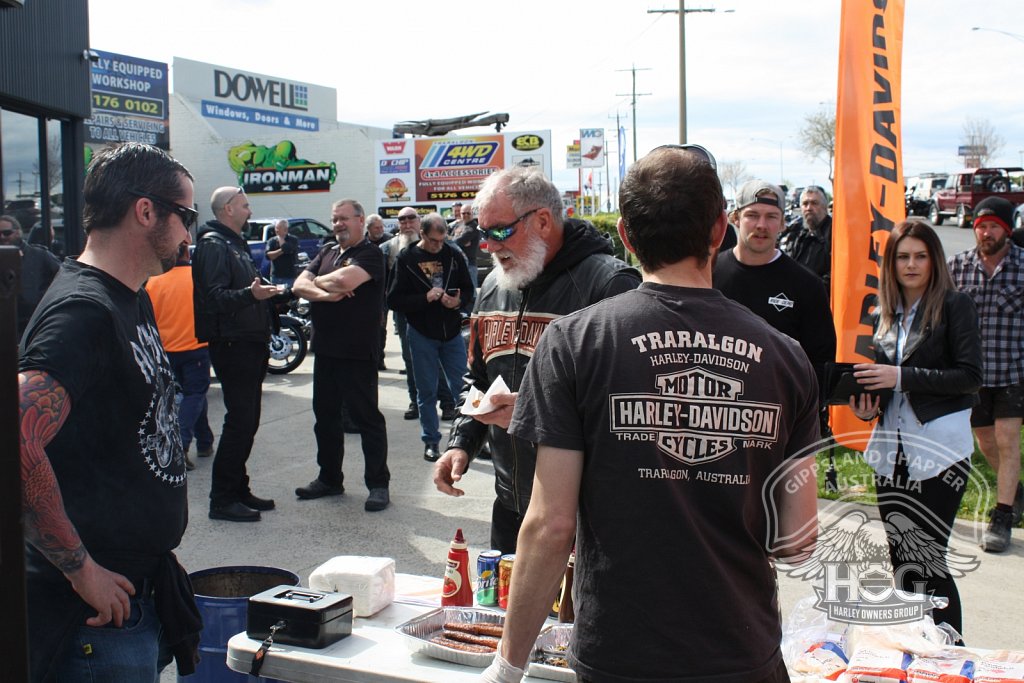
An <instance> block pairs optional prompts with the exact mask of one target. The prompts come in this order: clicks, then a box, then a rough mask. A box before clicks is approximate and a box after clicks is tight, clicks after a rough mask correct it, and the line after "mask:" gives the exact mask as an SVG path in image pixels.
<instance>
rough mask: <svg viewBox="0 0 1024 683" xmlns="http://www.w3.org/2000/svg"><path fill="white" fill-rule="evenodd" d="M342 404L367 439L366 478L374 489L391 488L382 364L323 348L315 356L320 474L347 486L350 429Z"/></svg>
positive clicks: (323, 478) (329, 481)
mask: <svg viewBox="0 0 1024 683" xmlns="http://www.w3.org/2000/svg"><path fill="white" fill-rule="evenodd" d="M342 406H344V407H345V411H346V412H347V413H348V417H349V419H351V420H352V422H353V423H354V424H355V426H356V428H357V429H358V430H359V436H360V438H361V439H362V442H363V458H364V460H365V469H364V470H363V481H364V482H365V483H366V488H368V489H379V488H387V486H388V482H389V481H391V472H389V471H388V431H387V425H386V424H385V422H384V415H383V414H381V412H380V409H379V408H378V407H377V364H376V362H375V361H373V360H370V359H366V360H352V359H348V358H330V357H328V356H325V355H323V353H322V352H321V353H318V354H317V356H316V360H315V361H314V362H313V416H314V417H315V418H316V424H315V425H314V427H313V432H314V433H315V434H316V462H317V464H318V465H319V466H320V474H319V476H318V478H319V479H320V481H322V482H323V483H325V484H327V485H328V486H341V485H342V484H343V483H344V479H345V475H344V473H343V472H342V471H341V463H342V460H344V458H345V432H344V429H343V428H342V422H341V411H342Z"/></svg>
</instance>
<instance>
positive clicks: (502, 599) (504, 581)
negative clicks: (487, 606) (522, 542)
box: [498, 553, 516, 609]
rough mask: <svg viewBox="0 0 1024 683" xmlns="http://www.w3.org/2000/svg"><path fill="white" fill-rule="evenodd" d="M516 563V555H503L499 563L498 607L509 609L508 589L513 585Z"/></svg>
mask: <svg viewBox="0 0 1024 683" xmlns="http://www.w3.org/2000/svg"><path fill="white" fill-rule="evenodd" d="M515 561H516V556H515V553H513V554H511V555H502V556H501V561H500V562H498V607H500V608H502V609H508V589H509V587H510V586H511V585H512V565H513V564H514V563H515Z"/></svg>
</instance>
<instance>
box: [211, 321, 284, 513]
mask: <svg viewBox="0 0 1024 683" xmlns="http://www.w3.org/2000/svg"><path fill="white" fill-rule="evenodd" d="M269 357H270V349H269V347H268V346H267V344H266V343H265V342H250V341H211V342H210V361H211V362H212V363H213V370H214V372H216V373H217V378H218V379H220V389H221V393H223V394H224V409H225V411H226V412H225V413H224V428H223V429H221V433H220V442H219V444H218V445H217V455H216V457H214V459H213V484H212V486H211V488H210V506H211V507H222V506H224V505H229V504H231V503H235V502H238V501H240V500H241V498H243V497H244V496H246V495H247V494H249V493H251V491H250V489H249V476H248V475H247V474H246V472H245V463H246V461H248V460H249V453H250V452H252V444H253V440H254V439H255V438H256V430H257V429H259V426H260V407H261V403H262V401H263V378H264V377H265V376H266V374H267V359H268V358H269Z"/></svg>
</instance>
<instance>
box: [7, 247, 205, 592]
mask: <svg viewBox="0 0 1024 683" xmlns="http://www.w3.org/2000/svg"><path fill="white" fill-rule="evenodd" d="M22 344H23V345H22V351H21V359H20V363H19V368H20V370H21V371H22V372H24V371H26V370H39V371H43V372H45V373H47V374H48V375H50V376H51V377H52V378H53V379H55V380H56V381H57V382H59V383H60V385H61V386H62V387H64V389H65V390H66V391H67V395H68V400H69V402H70V406H71V409H70V412H69V413H68V417H67V420H66V421H65V422H64V425H63V426H62V427H61V429H60V431H59V432H57V435H56V436H55V437H54V439H53V441H51V442H50V444H49V446H48V447H47V448H46V454H47V456H48V457H49V460H50V463H51V465H52V466H53V471H54V474H55V475H56V477H57V482H58V484H59V486H60V490H61V495H62V497H63V499H64V507H65V510H66V511H67V514H68V518H69V519H70V520H71V522H72V524H74V525H75V528H76V529H77V530H78V533H79V535H80V536H81V538H82V542H83V543H84V545H85V548H86V549H87V550H88V551H89V553H90V554H91V555H92V556H93V558H94V559H95V560H96V561H97V562H98V563H99V564H100V565H102V566H104V567H106V568H107V569H111V570H113V571H116V572H119V573H121V574H124V575H126V576H128V577H130V578H133V579H138V578H144V577H148V576H152V573H153V570H154V568H155V566H156V561H157V559H158V557H159V556H160V555H163V554H164V553H166V552H168V551H170V550H172V549H174V548H175V547H177V546H178V543H179V542H180V541H181V537H182V534H183V533H184V531H185V526H186V524H187V522H188V499H187V496H186V488H185V460H184V454H183V452H182V447H181V436H180V432H179V429H178V411H177V407H176V405H175V386H174V375H173V372H172V370H171V366H170V364H169V362H168V360H167V355H166V354H165V353H164V350H163V346H162V345H161V343H160V335H159V332H157V326H156V321H155V319H154V316H153V307H152V305H151V304H150V301H149V296H148V295H147V294H146V292H145V290H143V289H140V290H139V291H132V290H131V289H129V288H128V287H125V286H124V284H122V283H121V282H119V281H118V280H116V279H114V278H113V277H111V276H110V275H108V274H107V273H105V272H103V271H101V270H98V269H96V268H92V267H90V266H87V265H83V264H80V263H79V262H77V261H75V260H73V259H68V260H66V261H64V263H63V265H62V266H61V270H60V272H59V273H58V274H57V277H56V279H54V281H53V284H52V285H51V286H50V288H49V290H48V291H47V292H46V295H45V296H44V297H43V300H42V301H41V302H40V304H39V307H38V308H37V309H36V312H35V314H34V315H33V316H32V319H31V321H30V322H29V326H28V328H27V330H26V332H25V337H24V339H23V342H22ZM26 554H27V567H28V572H29V577H30V578H44V579H57V578H59V577H60V576H61V575H60V573H59V572H58V570H57V569H56V567H54V566H53V565H52V564H50V562H49V561H47V560H46V559H45V557H43V555H42V554H41V553H39V551H37V550H36V549H35V548H34V547H33V546H31V544H26Z"/></svg>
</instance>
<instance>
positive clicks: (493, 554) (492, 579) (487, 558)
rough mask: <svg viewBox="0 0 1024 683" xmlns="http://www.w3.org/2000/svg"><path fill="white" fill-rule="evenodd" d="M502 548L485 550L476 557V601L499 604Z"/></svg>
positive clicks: (482, 603)
mask: <svg viewBox="0 0 1024 683" xmlns="http://www.w3.org/2000/svg"><path fill="white" fill-rule="evenodd" d="M500 560H501V551H500V550H485V551H483V552H482V553H480V555H479V556H478V557H477V558H476V603H477V604H478V605H497V604H498V562H499V561H500Z"/></svg>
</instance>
